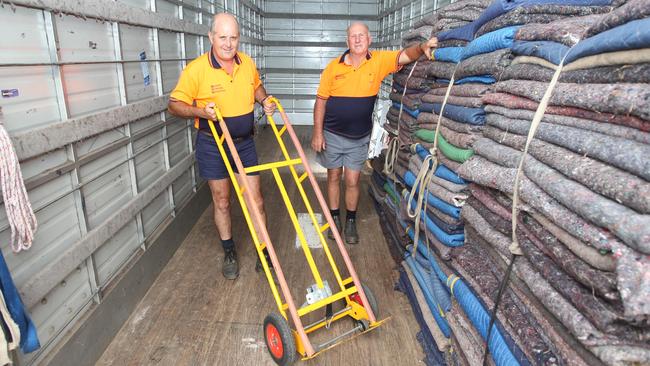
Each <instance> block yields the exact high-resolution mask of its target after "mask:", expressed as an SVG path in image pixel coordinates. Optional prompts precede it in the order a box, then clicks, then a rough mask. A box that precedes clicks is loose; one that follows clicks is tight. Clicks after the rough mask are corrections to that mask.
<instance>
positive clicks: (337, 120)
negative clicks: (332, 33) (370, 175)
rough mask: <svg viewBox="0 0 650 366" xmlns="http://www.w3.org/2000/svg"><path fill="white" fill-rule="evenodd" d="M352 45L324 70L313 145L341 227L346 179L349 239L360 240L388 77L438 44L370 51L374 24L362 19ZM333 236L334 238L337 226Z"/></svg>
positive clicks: (355, 28) (353, 28)
mask: <svg viewBox="0 0 650 366" xmlns="http://www.w3.org/2000/svg"><path fill="white" fill-rule="evenodd" d="M347 35H348V38H347V44H348V47H349V49H348V50H347V51H345V53H343V55H342V56H340V57H337V58H335V59H334V60H332V61H331V62H330V63H329V64H328V65H327V67H326V68H325V70H323V73H322V74H321V80H320V86H319V88H318V93H317V97H316V104H315V105H314V131H313V135H312V140H311V146H312V148H313V149H314V151H316V152H317V157H318V160H319V162H320V164H321V165H323V166H324V167H325V168H327V200H328V205H329V209H330V213H331V214H332V217H333V218H334V222H335V223H336V226H337V228H338V230H339V232H340V231H341V219H340V218H339V214H340V210H339V197H340V183H341V176H344V181H345V208H346V212H347V214H346V220H345V230H344V235H345V241H346V242H347V243H348V244H356V243H358V242H359V235H358V233H357V226H356V214H357V206H358V203H359V177H360V174H361V169H362V168H363V164H364V163H365V161H366V159H367V156H368V143H369V141H370V134H371V132H372V111H373V109H374V107H375V100H376V99H377V93H378V92H379V87H380V86H381V82H382V80H383V79H384V78H385V77H386V76H387V75H389V74H391V73H393V72H396V71H398V70H399V69H400V67H401V65H405V64H408V63H411V62H413V61H415V60H417V59H418V58H420V56H422V54H426V56H427V58H431V49H432V48H435V47H437V45H438V40H437V39H436V38H435V37H434V38H431V39H430V40H428V41H426V42H422V43H420V44H418V45H415V46H411V47H409V48H406V49H402V50H398V51H368V47H369V46H370V43H371V38H370V32H369V30H368V26H367V25H365V24H364V23H360V22H356V23H353V24H351V25H350V26H349V27H348V30H347ZM328 237H329V238H330V239H333V235H332V232H331V230H330V232H329V233H328Z"/></svg>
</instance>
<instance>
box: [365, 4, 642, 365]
mask: <svg viewBox="0 0 650 366" xmlns="http://www.w3.org/2000/svg"><path fill="white" fill-rule="evenodd" d="M457 4H458V5H457ZM452 5H456V6H458V7H459V8H460V9H463V8H475V9H480V8H482V7H484V6H485V5H487V4H481V3H480V2H475V3H472V2H470V1H465V2H462V3H454V4H452ZM453 11H455V10H452V13H453ZM446 13H448V12H447V8H443V9H441V11H439V12H438V13H436V15H434V16H430V17H427V18H423V20H422V21H421V23H422V24H426V25H430V26H432V27H433V28H432V29H433V30H432V32H433V34H434V35H437V36H439V38H440V39H441V45H442V47H441V48H439V49H438V50H436V52H435V57H434V59H433V60H431V61H429V62H428V63H426V70H423V68H422V66H419V65H416V66H415V69H414V70H412V69H410V68H407V69H405V70H403V71H402V75H403V76H401V77H402V79H401V81H402V83H401V85H406V84H408V82H407V79H409V78H408V74H409V73H410V74H411V78H413V77H414V76H413V75H416V73H417V75H422V76H420V77H422V78H423V79H424V80H428V82H430V84H429V85H427V84H426V82H423V83H418V82H417V80H416V82H415V83H414V84H412V86H414V87H416V88H414V89H415V90H413V91H411V90H409V87H408V86H407V88H406V93H404V92H405V90H404V89H400V90H399V93H397V92H396V93H394V94H393V95H391V99H392V100H393V101H394V102H395V105H394V109H393V111H392V112H393V113H392V116H389V118H392V119H393V121H394V124H395V125H396V126H399V129H396V130H395V132H398V131H399V142H400V144H399V146H400V147H401V149H399V151H398V153H397V154H395V159H394V161H392V164H390V168H391V169H388V170H387V169H385V167H383V166H381V165H382V164H380V163H381V162H375V163H374V164H373V166H374V167H375V172H374V173H373V188H372V189H371V190H373V191H375V192H373V196H374V197H375V198H376V199H377V202H378V205H377V208H378V211H380V215H383V217H385V218H386V219H387V220H386V225H385V226H386V227H388V228H390V229H389V230H390V231H391V233H390V234H389V235H390V238H391V240H389V242H392V243H396V245H394V247H395V248H398V249H394V250H393V253H394V254H393V255H394V257H395V258H396V260H398V261H399V260H402V259H403V263H402V269H401V272H402V275H401V279H400V284H399V285H398V288H399V289H401V290H403V291H404V292H405V293H407V294H408V293H409V291H411V292H412V293H413V294H415V295H417V293H419V294H420V295H419V296H420V298H419V300H418V299H417V298H418V296H415V295H413V298H415V299H416V300H414V301H412V305H413V307H414V309H415V307H416V306H417V308H418V309H419V312H420V314H421V315H422V316H421V318H422V319H423V321H422V334H421V335H420V338H419V339H420V340H421V342H422V343H423V347H424V348H425V350H427V351H426V352H427V359H426V360H425V361H426V362H427V363H428V364H442V363H443V362H444V363H449V364H465V365H479V364H482V363H483V356H484V352H485V348H486V343H487V349H488V351H489V356H488V363H492V364H496V365H519V364H522V365H527V364H536V365H537V364H544V365H639V364H650V346H649V344H650V343H649V342H650V301H648V299H650V277H649V276H648V273H650V256H649V254H650V212H649V211H650V159H648V158H647V157H648V156H650V133H649V132H650V103H648V101H650V84H649V83H650V80H649V79H650V58H649V57H648V55H649V54H650V53H648V52H647V50H648V49H650V47H649V46H650V23H648V20H650V19H648V16H649V15H650V1H648V0H629V1H626V2H625V1H614V2H611V1H605V0H602V1H601V0H594V1H591V0H577V1H563V2H559V1H552V0H534V1H532V0H531V1H525V0H520V1H506V0H496V1H493V2H492V3H491V4H490V5H489V7H487V9H485V10H484V11H482V12H480V13H478V14H476V12H475V13H472V12H470V11H468V12H467V14H474V15H475V16H471V18H473V19H457V20H459V21H461V22H465V23H464V24H460V23H459V24H457V25H456V26H448V25H449V24H452V23H450V22H448V21H447V20H445V21H444V22H442V23H441V24H440V25H438V23H437V22H439V21H441V20H443V19H448V18H443V14H446ZM417 25H418V23H416V26H417ZM458 26H460V27H458ZM443 27H446V29H445V30H444V31H442V32H440V31H439V30H440V29H441V28H443ZM562 61H563V64H562ZM419 64H425V62H419ZM560 65H562V66H560ZM418 67H419V68H418ZM559 67H563V69H562V71H561V73H560V74H559V83H558V84H557V85H556V86H555V89H554V93H553V94H552V96H551V98H550V102H549V104H548V107H547V108H546V110H545V113H544V114H543V117H542V119H541V124H540V125H539V128H538V130H537V133H536V134H535V137H534V139H533V140H532V143H531V144H530V147H529V150H528V154H527V157H526V161H525V164H524V165H523V168H522V174H521V178H520V184H519V204H518V212H519V213H518V215H517V223H518V225H517V226H516V231H515V235H514V237H516V239H517V242H518V243H519V248H520V250H521V252H518V251H517V253H518V254H521V255H518V256H517V257H516V258H517V259H516V260H515V261H514V266H513V271H512V273H511V274H510V276H509V277H508V280H507V282H505V290H504V291H503V293H502V296H500V298H499V299H498V300H497V299H496V294H497V292H499V291H498V290H499V288H500V286H501V285H502V284H503V283H504V279H505V278H506V273H507V272H508V268H507V267H508V264H509V263H510V262H511V261H512V258H514V256H513V254H512V253H511V248H512V245H511V244H512V240H511V238H510V237H511V236H513V235H512V234H513V232H512V230H513V229H512V227H513V225H512V224H511V221H512V205H513V201H512V194H513V190H514V181H515V175H516V173H517V168H518V164H519V161H520V159H521V156H522V151H523V149H524V146H525V144H526V135H527V134H528V132H529V128H530V125H531V123H530V121H531V120H533V115H534V114H535V110H536V109H537V107H538V105H539V104H540V101H541V100H542V97H543V96H544V93H545V92H546V89H547V88H548V86H549V82H550V81H551V78H552V77H553V74H554V73H555V71H556V70H557V69H558V68H559ZM411 71H413V72H411ZM423 73H424V74H423ZM425 75H426V76H425ZM451 79H454V84H453V86H452V87H451V88H448V87H447V85H448V84H449V83H450V80H451ZM396 80H399V79H398V78H396ZM424 80H423V81H424ZM399 87H400V84H395V90H396V91H397V89H398V88H399ZM447 93H448V94H449V95H448V97H447V98H446V103H445V95H446V94H447ZM443 104H444V106H443ZM400 110H401V114H400ZM440 114H442V116H440ZM438 123H440V126H438ZM436 129H437V130H438V131H437V132H438V134H437V136H438V138H437V141H436V149H432V148H433V147H434V139H435V136H436V133H435V131H436ZM390 160H391V159H388V160H387V161H390ZM436 163H437V164H436ZM386 173H390V174H386ZM427 173H429V174H427ZM375 181H377V182H375ZM470 182H471V183H470ZM387 237H388V236H387ZM413 243H416V244H413ZM407 282H408V285H409V286H410V287H408V286H407ZM407 287H408V288H410V290H408V289H407ZM409 296H411V295H409ZM496 301H498V302H499V305H498V310H497V311H496V316H495V317H494V319H493V320H494V327H493V328H492V329H491V331H490V332H489V339H488V327H489V323H490V318H491V317H490V315H491V312H492V309H493V308H494V306H495V302H496ZM486 339H487V341H486ZM431 341H433V342H434V343H435V345H433V346H432V345H431V344H430V342H431ZM427 342H428V343H427ZM433 351H436V352H438V353H439V354H434V353H435V352H434V353H432V352H433Z"/></svg>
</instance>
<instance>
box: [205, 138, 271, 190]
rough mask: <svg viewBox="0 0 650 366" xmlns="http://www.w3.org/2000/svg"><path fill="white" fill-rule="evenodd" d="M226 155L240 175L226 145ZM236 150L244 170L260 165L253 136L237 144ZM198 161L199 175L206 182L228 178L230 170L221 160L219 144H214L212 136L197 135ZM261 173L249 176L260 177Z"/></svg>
mask: <svg viewBox="0 0 650 366" xmlns="http://www.w3.org/2000/svg"><path fill="white" fill-rule="evenodd" d="M224 148H225V149H226V155H227V156H228V160H229V161H230V165H231V166H232V169H233V171H234V172H235V173H238V170H237V167H236V166H235V162H234V160H233V158H232V155H230V149H228V146H227V145H225V144H224ZM235 148H236V149H237V153H238V154H239V158H240V159H241V162H242V164H243V165H244V168H247V167H250V166H255V165H258V163H257V151H256V150H255V140H253V136H251V137H249V138H247V139H245V140H243V141H239V142H236V143H235ZM196 161H197V162H198V164H199V175H200V176H201V178H203V179H206V180H217V179H224V178H228V169H226V164H225V163H224V161H223V159H222V158H221V153H219V148H218V147H217V143H216V142H214V138H213V137H212V136H207V135H204V134H202V133H200V132H199V133H197V134H196ZM259 174H260V173H259V172H253V173H249V174H248V175H259Z"/></svg>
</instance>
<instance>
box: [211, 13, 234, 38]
mask: <svg viewBox="0 0 650 366" xmlns="http://www.w3.org/2000/svg"><path fill="white" fill-rule="evenodd" d="M221 14H228V15H231V16H232V17H233V19H235V23H237V29H239V20H237V17H236V16H235V14H230V13H226V12H223V13H216V14H214V15H213V16H212V18H211V19H210V33H214V26H215V25H216V24H217V23H216V22H215V21H214V18H216V17H217V15H221Z"/></svg>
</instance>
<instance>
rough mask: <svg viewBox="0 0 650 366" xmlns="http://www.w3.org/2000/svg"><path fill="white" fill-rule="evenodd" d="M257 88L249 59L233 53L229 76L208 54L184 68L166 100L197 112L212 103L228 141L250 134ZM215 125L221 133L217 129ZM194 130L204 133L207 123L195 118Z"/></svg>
mask: <svg viewBox="0 0 650 366" xmlns="http://www.w3.org/2000/svg"><path fill="white" fill-rule="evenodd" d="M261 85H262V82H261V80H260V75H259V73H258V72H257V68H256V67H255V62H254V61H253V60H252V59H251V58H250V56H248V55H246V54H245V53H242V52H237V54H236V55H235V67H234V69H233V72H232V75H231V74H228V73H227V72H226V71H225V70H224V69H223V68H222V67H221V65H219V62H217V59H216V58H215V57H214V54H213V53H212V51H210V52H207V53H205V54H203V55H201V56H199V57H197V58H196V59H195V60H193V61H192V62H190V63H189V64H188V65H187V66H186V67H185V69H184V70H183V73H182V74H181V77H180V78H179V79H178V84H177V85H176V88H175V89H174V90H173V91H172V93H171V95H170V99H174V100H178V101H181V102H184V103H187V104H189V105H195V106H197V107H199V108H204V107H205V106H206V105H207V104H208V103H210V102H213V103H214V104H215V105H216V106H217V108H219V110H220V111H221V114H222V115H223V117H224V120H225V122H226V125H227V126H228V131H229V132H230V134H231V135H232V137H233V138H236V137H246V136H249V135H251V134H252V133H253V124H254V118H253V108H254V104H255V90H256V89H257V88H259V87H260V86H261ZM215 125H216V126H217V130H218V131H219V133H221V131H220V128H219V125H218V124H215ZM194 127H195V128H197V129H207V128H209V127H208V121H207V120H205V119H203V118H195V120H194Z"/></svg>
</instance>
